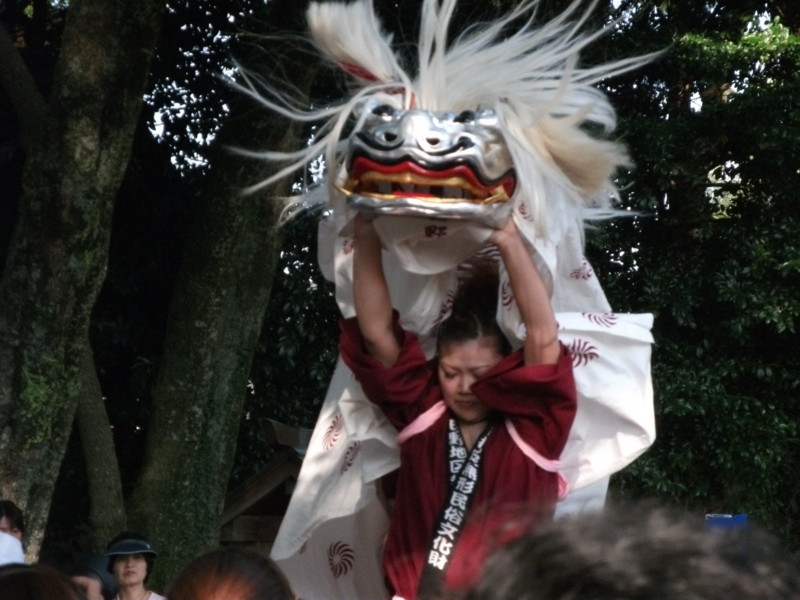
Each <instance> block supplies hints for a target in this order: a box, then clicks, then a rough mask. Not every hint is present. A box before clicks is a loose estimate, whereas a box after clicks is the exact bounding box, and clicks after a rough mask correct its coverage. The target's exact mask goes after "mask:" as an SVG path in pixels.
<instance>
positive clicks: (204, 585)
mask: <svg viewBox="0 0 800 600" xmlns="http://www.w3.org/2000/svg"><path fill="white" fill-rule="evenodd" d="M167 597H168V598H169V600H292V597H293V596H292V592H291V590H290V588H289V585H288V583H287V582H286V579H285V578H284V576H283V574H282V573H281V572H280V571H279V570H278V568H277V567H276V566H275V563H273V562H272V561H271V560H270V559H268V558H267V557H266V556H262V555H260V554H258V553H256V552H254V551H252V550H246V549H243V548H220V549H218V550H212V551H211V552H208V553H206V554H203V555H201V556H199V557H197V558H195V559H194V560H193V561H192V562H190V563H189V564H188V565H187V566H186V567H185V568H184V569H183V571H181V572H180V573H179V574H178V576H177V577H176V578H175V581H174V582H173V583H172V587H171V588H170V590H169V593H168V594H167Z"/></svg>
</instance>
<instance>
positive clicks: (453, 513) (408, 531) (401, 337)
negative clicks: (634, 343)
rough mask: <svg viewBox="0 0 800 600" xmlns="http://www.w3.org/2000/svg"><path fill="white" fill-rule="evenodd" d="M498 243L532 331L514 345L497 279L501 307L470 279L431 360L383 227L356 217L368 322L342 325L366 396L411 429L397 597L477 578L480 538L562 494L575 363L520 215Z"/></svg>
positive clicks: (401, 503) (392, 563)
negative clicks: (397, 300) (514, 514)
mask: <svg viewBox="0 0 800 600" xmlns="http://www.w3.org/2000/svg"><path fill="white" fill-rule="evenodd" d="M489 242H490V243H492V244H494V245H495V246H496V247H497V249H498V250H499V252H500V256H501V258H502V260H503V263H504V265H505V267H506V270H507V271H508V274H509V279H510V283H511V288H512V292H513V295H514V298H515V300H516V303H517V305H518V307H519V310H520V314H521V317H522V321H523V323H524V325H525V328H526V332H527V333H526V338H525V341H524V344H523V347H522V349H521V350H518V351H516V352H510V344H509V342H508V340H507V339H506V338H505V336H504V335H503V333H502V332H501V330H500V328H499V327H498V325H497V322H496V298H497V282H496V280H495V281H494V282H493V283H492V285H491V286H490V287H489V290H490V295H491V297H492V300H493V302H489V303H487V302H481V301H477V302H476V301H473V300H474V299H475V298H480V294H478V293H476V292H475V291H474V286H473V284H474V283H475V282H467V284H466V285H465V286H462V287H461V290H460V293H459V294H458V295H457V297H456V300H455V302H454V306H453V311H452V315H451V316H450V317H449V318H448V319H447V320H446V321H445V322H444V323H443V324H442V325H441V326H440V330H439V332H438V336H437V357H436V358H435V359H433V360H427V358H426V357H425V355H424V353H423V351H422V348H421V346H420V344H419V342H418V340H417V338H416V337H415V336H414V335H412V334H410V333H408V332H405V331H403V330H402V328H401V327H400V325H399V320H398V316H397V313H396V312H395V311H393V308H392V303H391V298H390V296H389V289H388V286H387V283H386V279H385V277H384V273H383V265H382V259H381V242H380V239H379V237H378V234H377V232H376V230H375V228H374V227H373V225H372V223H371V222H370V221H368V219H367V218H366V217H364V216H363V215H361V214H360V215H358V216H357V218H356V220H355V255H354V259H353V260H354V262H353V288H354V301H355V309H356V317H355V318H354V319H348V320H345V321H343V322H342V338H341V346H340V348H341V353H342V358H343V360H344V361H345V363H346V364H347V365H348V366H349V367H350V369H351V370H352V371H353V373H354V374H355V376H356V378H357V379H358V381H359V382H360V384H361V386H362V388H363V390H364V393H365V394H366V396H367V397H368V398H369V399H370V401H372V402H374V403H375V404H377V405H379V406H380V407H381V408H382V409H383V411H384V412H385V414H386V416H387V417H388V419H389V420H390V421H391V422H392V423H393V424H394V425H395V427H397V429H398V430H399V431H400V434H399V436H398V442H400V448H401V459H400V468H399V471H398V473H397V489H396V496H395V502H394V507H393V511H392V516H391V523H390V526H389V533H388V536H387V540H386V545H385V548H384V560H383V563H384V569H385V571H386V576H387V580H388V584H389V586H390V588H391V592H392V593H393V594H394V595H395V598H402V599H404V600H413V599H415V598H430V597H433V596H435V595H436V594H437V593H438V591H439V589H440V588H441V586H442V583H443V581H444V580H445V578H446V580H447V581H448V583H453V584H455V585H458V584H459V583H464V582H465V581H466V580H469V579H471V578H472V577H474V572H471V571H474V568H473V567H474V566H475V565H476V564H479V563H478V562H476V561H479V559H480V556H481V555H482V552H483V550H484V548H482V547H481V546H482V545H480V546H479V545H478V544H477V540H480V539H481V537H482V536H483V535H484V534H485V533H486V532H487V531H492V530H493V529H494V527H495V526H497V525H499V524H500V522H501V521H502V515H504V514H505V515H508V514H509V507H512V506H516V507H518V506H519V505H520V504H522V503H524V504H526V505H528V506H529V507H530V505H534V506H535V507H536V510H537V514H539V513H540V514H541V515H543V516H544V517H546V518H549V517H552V514H553V510H554V506H555V503H556V501H557V500H558V496H559V476H558V473H557V472H556V471H557V459H558V457H559V455H560V453H561V451H562V449H563V447H564V444H565V443H566V440H567V435H568V433H569V429H570V427H571V425H572V421H573V418H574V415H575V409H576V392H575V383H574V380H573V376H572V360H571V358H570V356H569V353H568V351H567V350H566V348H564V347H563V346H562V345H561V344H560V342H559V340H558V337H557V324H556V321H555V317H554V314H553V311H552V308H551V306H550V301H549V297H548V293H547V290H546V288H545V286H544V283H543V281H542V278H541V276H540V274H539V272H538V270H537V269H536V266H535V264H534V262H533V260H532V258H531V256H530V255H529V253H528V251H527V249H526V247H525V245H524V243H523V240H522V238H521V236H520V234H519V232H518V230H517V227H516V225H515V223H514V221H513V219H509V220H508V222H507V223H506V225H504V226H503V227H501V228H499V229H497V230H495V231H494V232H493V233H492V234H491V236H490V237H489ZM468 517H469V519H470V523H469V527H465V525H466V522H467V518H468ZM462 529H463V532H462ZM462 533H463V535H461V534H462Z"/></svg>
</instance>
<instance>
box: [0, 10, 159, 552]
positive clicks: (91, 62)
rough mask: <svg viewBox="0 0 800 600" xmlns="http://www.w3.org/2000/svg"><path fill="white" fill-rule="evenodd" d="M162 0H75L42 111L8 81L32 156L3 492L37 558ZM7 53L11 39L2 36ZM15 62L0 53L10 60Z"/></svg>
mask: <svg viewBox="0 0 800 600" xmlns="http://www.w3.org/2000/svg"><path fill="white" fill-rule="evenodd" d="M163 5H164V3H163V0H139V1H137V2H127V1H126V0H76V1H74V2H71V3H70V8H69V14H68V17H67V22H66V25H65V29H64V34H63V40H62V46H61V53H60V56H59V60H58V63H57V65H56V71H55V79H54V82H53V86H52V91H51V95H50V98H49V101H48V103H47V106H46V108H45V109H44V110H35V111H31V109H30V107H31V106H33V107H38V106H41V105H42V104H43V102H41V98H40V97H38V98H37V97H35V94H34V97H28V98H27V99H26V97H25V96H23V94H22V93H19V92H18V91H17V90H16V89H13V87H14V86H15V85H16V83H15V82H16V81H19V82H20V84H23V83H24V82H25V80H26V79H27V78H22V79H19V78H15V79H11V80H9V79H8V78H6V79H4V80H3V85H4V86H5V87H6V89H7V91H8V96H9V97H10V98H12V99H13V100H14V101H15V109H16V110H17V114H18V116H19V118H20V121H21V123H22V124H23V127H22V128H21V130H22V133H23V136H24V139H23V141H22V143H23V146H24V147H25V149H26V151H27V160H26V163H25V167H24V172H23V196H22V199H21V203H20V211H19V219H18V222H17V226H16V229H15V232H14V236H13V238H12V241H11V245H10V248H9V255H8V258H7V263H6V267H5V271H4V274H3V280H2V282H0V495H2V496H3V497H7V498H13V499H14V500H15V501H16V502H18V504H19V505H20V506H21V507H22V508H23V510H24V511H25V516H26V522H27V523H28V540H27V545H28V556H29V559H31V560H35V559H36V557H37V556H38V552H39V547H40V544H41V540H42V536H43V533H44V526H45V523H46V519H47V514H48V511H49V507H50V499H51V496H52V492H53V487H54V484H55V480H56V475H57V473H58V469H59V465H60V464H61V460H62V458H63V455H64V451H65V448H66V443H67V439H68V437H69V433H70V429H71V425H72V421H73V417H74V414H75V410H76V407H77V403H78V397H79V390H80V382H81V370H82V364H83V358H84V352H85V344H86V339H87V330H88V323H89V315H90V312H91V309H92V306H93V305H94V302H95V298H96V296H97V293H98V290H99V288H100V285H101V283H102V281H103V278H104V275H105V269H106V261H107V252H108V241H109V235H110V221H111V212H112V206H113V200H114V197H115V195H116V193H117V190H118V188H119V185H120V182H121V180H122V176H123V174H124V172H125V167H126V165H127V163H128V159H129V155H130V150H131V143H132V140H133V134H134V130H135V127H136V122H137V116H138V113H139V110H140V108H141V104H142V94H143V92H144V85H145V81H146V77H147V73H148V70H149V65H150V60H151V57H152V54H153V50H154V47H155V42H156V39H157V33H158V29H159V25H160V22H161V18H162V12H163V8H164V6H163ZM5 51H7V44H2V45H0V53H2V52H5ZM14 62H16V60H15V58H14V57H13V56H10V55H8V54H3V64H4V65H5V64H11V63H14ZM8 86H11V87H12V89H10V90H9V89H8ZM28 96H30V91H29V90H28ZM32 113H33V115H34V116H31V114H32ZM31 125H34V126H35V127H32V126H31Z"/></svg>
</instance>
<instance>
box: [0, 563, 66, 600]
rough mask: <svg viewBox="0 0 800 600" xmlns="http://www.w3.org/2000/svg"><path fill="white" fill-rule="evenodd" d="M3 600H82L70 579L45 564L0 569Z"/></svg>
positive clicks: (18, 565)
mask: <svg viewBox="0 0 800 600" xmlns="http://www.w3.org/2000/svg"><path fill="white" fill-rule="evenodd" d="M0 598H2V600H80V596H79V595H78V591H77V590H76V589H75V588H74V587H73V586H72V584H71V583H70V581H69V579H67V578H66V577H65V576H64V575H62V574H61V573H59V572H58V571H56V570H55V569H53V568H51V567H48V566H46V565H43V564H35V565H21V564H10V565H5V566H3V567H0Z"/></svg>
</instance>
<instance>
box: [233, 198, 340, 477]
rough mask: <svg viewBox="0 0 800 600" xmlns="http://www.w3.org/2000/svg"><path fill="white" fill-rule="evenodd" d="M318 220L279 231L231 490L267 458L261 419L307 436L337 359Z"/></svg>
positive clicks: (305, 219) (308, 218)
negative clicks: (278, 254)
mask: <svg viewBox="0 0 800 600" xmlns="http://www.w3.org/2000/svg"><path fill="white" fill-rule="evenodd" d="M319 216H320V215H319V213H318V212H310V213H306V214H304V215H302V216H300V217H298V218H296V219H295V220H293V221H292V222H290V223H289V224H288V225H286V227H285V232H284V244H283V250H282V252H281V258H280V263H279V265H278V270H277V273H276V278H275V283H274V285H273V290H272V294H271V296H270V304H269V308H268V310H267V315H266V317H265V322H264V329H263V331H262V334H261V340H260V343H259V350H258V352H257V354H256V356H255V358H254V360H253V370H252V373H251V384H252V386H251V389H250V394H248V397H247V400H246V402H245V408H244V411H245V413H244V421H243V422H242V425H241V430H240V433H239V441H238V447H237V457H236V464H235V466H234V472H233V475H232V478H231V486H235V485H237V484H239V483H241V482H242V481H244V480H245V479H246V478H247V477H249V476H251V475H253V474H254V473H257V472H258V470H259V468H261V467H262V466H263V465H264V464H265V463H266V462H267V461H268V460H269V459H270V458H271V456H272V452H273V448H272V447H270V446H269V444H268V443H267V440H266V439H265V437H264V424H265V420H266V419H274V420H276V421H280V422H282V423H286V424H288V425H293V426H296V427H302V428H309V429H310V428H312V427H313V426H314V423H315V421H316V418H317V413H318V412H319V409H320V407H321V406H322V401H323V399H324V397H325V391H326V390H327V387H328V383H329V382H330V379H331V375H332V374H333V367H334V365H335V362H336V356H337V353H338V321H339V310H338V308H337V306H336V302H335V299H334V295H333V294H334V290H333V284H332V283H330V282H328V281H326V280H325V279H324V278H323V276H322V273H321V272H320V270H319V268H318V267H317V260H316V257H317V244H316V224H317V220H318V219H319Z"/></svg>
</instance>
